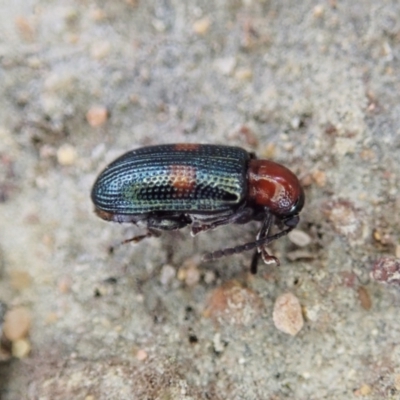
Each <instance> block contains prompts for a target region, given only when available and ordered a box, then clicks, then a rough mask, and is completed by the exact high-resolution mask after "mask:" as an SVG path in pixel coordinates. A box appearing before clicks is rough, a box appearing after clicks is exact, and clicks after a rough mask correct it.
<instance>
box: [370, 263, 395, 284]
mask: <svg viewBox="0 0 400 400" xmlns="http://www.w3.org/2000/svg"><path fill="white" fill-rule="evenodd" d="M371 277H372V279H375V280H376V281H378V282H382V283H387V284H390V285H396V286H400V259H399V258H394V257H380V258H378V259H377V260H376V261H375V263H374V265H373V266H372V271H371Z"/></svg>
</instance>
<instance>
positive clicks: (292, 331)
mask: <svg viewBox="0 0 400 400" xmlns="http://www.w3.org/2000/svg"><path fill="white" fill-rule="evenodd" d="M273 320H274V324H275V327H276V328H277V329H279V330H280V331H282V332H284V333H287V334H289V335H292V336H295V335H297V334H298V333H299V332H300V330H301V328H302V327H303V324H304V319H303V314H302V311H301V306H300V302H299V300H298V298H297V297H296V296H295V295H294V294H292V293H285V294H282V295H281V296H279V297H278V298H277V299H276V301H275V305H274V311H273Z"/></svg>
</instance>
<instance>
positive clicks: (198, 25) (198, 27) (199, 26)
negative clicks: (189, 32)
mask: <svg viewBox="0 0 400 400" xmlns="http://www.w3.org/2000/svg"><path fill="white" fill-rule="evenodd" d="M210 26H211V21H210V18H208V17H205V18H202V19H199V20H197V21H196V22H195V23H194V24H193V32H194V33H196V34H198V35H205V34H206V33H207V32H208V30H209V29H210Z"/></svg>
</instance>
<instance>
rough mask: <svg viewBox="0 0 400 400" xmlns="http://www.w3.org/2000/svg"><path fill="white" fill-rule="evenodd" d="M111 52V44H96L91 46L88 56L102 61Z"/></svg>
mask: <svg viewBox="0 0 400 400" xmlns="http://www.w3.org/2000/svg"><path fill="white" fill-rule="evenodd" d="M110 51H111V44H110V42H106V41H105V42H98V43H95V44H93V46H92V47H91V49H90V55H91V56H92V58H94V59H96V60H102V59H104V58H106V57H107V56H108V55H109V54H110Z"/></svg>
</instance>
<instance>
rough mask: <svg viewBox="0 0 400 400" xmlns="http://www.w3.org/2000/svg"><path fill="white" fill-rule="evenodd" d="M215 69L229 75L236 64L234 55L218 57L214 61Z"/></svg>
mask: <svg viewBox="0 0 400 400" xmlns="http://www.w3.org/2000/svg"><path fill="white" fill-rule="evenodd" d="M214 65H215V67H216V69H217V70H218V71H219V72H221V73H222V74H223V75H230V74H231V73H232V72H233V70H234V69H235V66H236V59H235V58H234V57H226V58H218V59H216V60H215V61H214Z"/></svg>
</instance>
